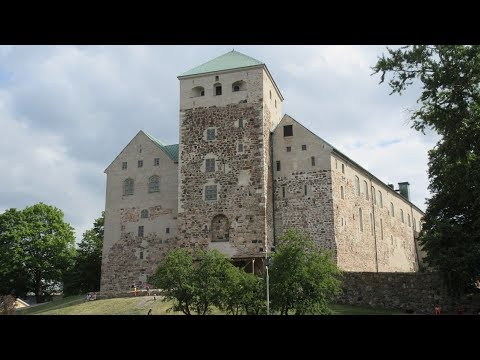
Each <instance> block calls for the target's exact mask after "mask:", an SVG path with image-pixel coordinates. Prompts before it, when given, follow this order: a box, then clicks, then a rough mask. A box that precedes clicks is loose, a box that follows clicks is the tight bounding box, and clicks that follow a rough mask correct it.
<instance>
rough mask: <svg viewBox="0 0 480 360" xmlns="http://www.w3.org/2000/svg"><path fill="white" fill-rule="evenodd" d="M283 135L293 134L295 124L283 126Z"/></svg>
mask: <svg viewBox="0 0 480 360" xmlns="http://www.w3.org/2000/svg"><path fill="white" fill-rule="evenodd" d="M283 136H293V125H285V126H284V127H283Z"/></svg>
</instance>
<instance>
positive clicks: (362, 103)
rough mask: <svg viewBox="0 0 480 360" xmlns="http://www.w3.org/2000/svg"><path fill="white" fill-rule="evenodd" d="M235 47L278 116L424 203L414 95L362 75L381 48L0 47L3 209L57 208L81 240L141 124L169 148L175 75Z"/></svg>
mask: <svg viewBox="0 0 480 360" xmlns="http://www.w3.org/2000/svg"><path fill="white" fill-rule="evenodd" d="M232 48H235V50H237V51H240V52H242V53H245V54H247V55H249V56H252V57H254V58H256V59H258V60H261V61H263V62H265V63H266V64H267V66H268V68H269V70H270V72H271V74H272V76H273V77H274V79H275V81H276V83H277V85H278V86H279V88H280V89H281V91H282V94H283V96H284V97H285V102H284V106H283V110H284V111H285V113H287V114H289V115H290V116H292V117H293V118H295V119H296V120H298V121H300V122H301V123H302V124H304V125H305V126H306V127H307V128H309V129H310V130H312V131H313V132H314V133H316V134H317V135H319V136H320V137H322V138H324V139H325V140H326V141H327V142H329V143H330V144H332V145H333V146H335V147H336V148H337V149H339V150H340V151H342V152H344V153H345V154H346V155H347V156H349V157H350V158H352V159H353V160H355V161H356V162H358V163H359V164H360V165H362V166H363V167H365V168H366V169H368V170H369V171H371V172H372V173H373V174H375V175H376V176H377V177H379V178H380V179H381V180H383V181H384V182H386V183H394V184H397V183H398V182H401V181H409V182H410V192H411V198H412V201H413V203H414V204H416V205H417V206H418V207H420V208H421V209H423V210H424V209H425V198H427V197H429V192H428V190H427V186H428V178H427V173H426V170H427V150H428V149H430V148H432V147H433V145H434V144H435V142H436V140H437V138H436V136H435V135H434V134H427V135H422V134H421V133H419V132H416V131H415V130H413V129H411V128H410V125H411V123H410V121H409V112H410V111H411V110H412V109H414V108H415V107H416V106H417V104H416V99H417V97H418V92H416V91H415V90H413V91H412V92H410V91H409V92H407V93H406V94H404V95H403V96H398V95H392V96H389V93H390V90H389V88H388V86H387V85H386V84H382V85H378V82H379V76H378V75H375V76H371V73H372V71H371V69H370V67H371V66H373V65H374V64H375V62H376V59H377V57H378V56H380V55H381V54H382V52H384V51H385V48H386V47H385V46H243V45H242V46H234V45H217V46H0V169H2V176H1V177H0V212H3V211H4V210H5V209H8V208H12V207H14V208H19V209H21V208H24V207H25V206H28V205H33V204H35V203H38V202H44V203H47V204H50V205H54V206H56V207H58V208H60V209H62V210H63V211H64V213H65V218H66V221H68V222H69V223H70V224H72V226H73V227H74V228H75V230H76V235H77V239H80V237H81V234H82V233H83V232H84V231H85V230H87V229H89V228H91V226H92V223H93V220H94V219H95V218H97V217H99V216H100V214H101V211H102V210H103V209H104V207H105V182H106V175H105V174H104V172H103V171H104V170H105V168H106V167H107V166H108V165H109V164H110V162H111V161H112V160H113V159H114V158H115V157H116V156H117V155H118V153H119V152H120V151H121V150H122V149H123V147H124V146H125V145H126V144H127V143H128V142H129V141H130V140H131V139H132V137H133V136H134V135H135V134H136V133H137V132H138V131H139V130H144V131H146V132H149V133H151V134H152V135H154V136H156V137H157V138H159V139H161V140H163V141H164V142H166V143H168V144H173V143H178V107H179V99H178V96H179V86H178V80H177V76H178V75H179V74H181V73H183V72H185V71H186V70H189V69H190V68H192V67H195V66H197V65H200V64H202V63H204V62H206V61H208V60H211V59H212V58H214V57H217V56H219V55H222V54H224V53H226V52H228V51H231V50H232ZM396 187H397V185H396Z"/></svg>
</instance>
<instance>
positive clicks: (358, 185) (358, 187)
mask: <svg viewBox="0 0 480 360" xmlns="http://www.w3.org/2000/svg"><path fill="white" fill-rule="evenodd" d="M355 192H356V194H357V196H359V195H360V179H359V178H358V176H357V175H355Z"/></svg>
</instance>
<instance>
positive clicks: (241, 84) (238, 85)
mask: <svg viewBox="0 0 480 360" xmlns="http://www.w3.org/2000/svg"><path fill="white" fill-rule="evenodd" d="M243 90H246V83H245V81H243V80H239V81H235V82H234V83H233V84H232V91H233V92H237V91H243Z"/></svg>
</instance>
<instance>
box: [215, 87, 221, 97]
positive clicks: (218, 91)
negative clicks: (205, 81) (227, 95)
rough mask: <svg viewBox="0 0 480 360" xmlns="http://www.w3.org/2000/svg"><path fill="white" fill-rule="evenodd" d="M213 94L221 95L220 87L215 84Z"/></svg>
mask: <svg viewBox="0 0 480 360" xmlns="http://www.w3.org/2000/svg"><path fill="white" fill-rule="evenodd" d="M215 95H222V87H221V86H216V87H215Z"/></svg>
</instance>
